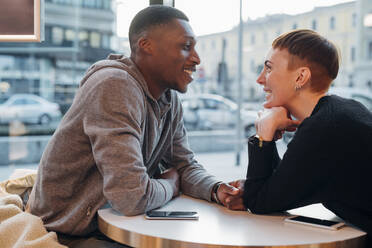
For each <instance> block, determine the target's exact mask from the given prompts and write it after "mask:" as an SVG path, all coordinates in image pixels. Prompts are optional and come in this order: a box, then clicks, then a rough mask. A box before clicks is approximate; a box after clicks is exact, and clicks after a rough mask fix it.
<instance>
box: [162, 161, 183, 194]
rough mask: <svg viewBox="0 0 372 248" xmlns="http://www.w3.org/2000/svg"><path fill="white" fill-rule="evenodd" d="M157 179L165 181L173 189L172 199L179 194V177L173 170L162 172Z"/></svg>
mask: <svg viewBox="0 0 372 248" xmlns="http://www.w3.org/2000/svg"><path fill="white" fill-rule="evenodd" d="M159 178H162V179H165V180H167V181H168V182H169V183H170V184H171V185H172V188H173V197H175V196H178V195H179V193H180V175H179V174H178V172H177V170H176V169H175V168H170V169H168V170H166V171H164V172H163V173H162V174H161V175H160V176H159Z"/></svg>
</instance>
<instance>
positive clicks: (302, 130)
mask: <svg viewBox="0 0 372 248" xmlns="http://www.w3.org/2000/svg"><path fill="white" fill-rule="evenodd" d="M248 152H249V166H248V172H247V180H246V182H245V190H244V205H245V206H246V207H247V208H248V209H249V210H251V211H252V212H253V213H259V214H265V213H270V212H276V211H286V210H289V209H293V208H297V207H301V206H305V205H309V204H313V203H322V204H323V205H324V206H325V207H326V208H328V209H329V210H331V211H332V212H334V213H335V214H336V215H338V216H339V217H341V218H342V219H344V220H345V221H347V222H350V223H352V224H354V225H355V226H358V227H360V228H361V229H362V230H364V231H366V232H367V233H368V236H369V239H370V237H371V235H372V113H371V112H370V111H369V110H367V109H366V108H365V107H364V106H363V105H361V104H360V103H358V102H356V101H353V100H349V99H344V98H341V97H338V96H325V97H322V98H321V99H320V100H319V102H318V103H317V105H316V106H315V108H314V110H313V112H312V114H311V116H310V117H308V118H306V119H305V120H304V121H303V122H302V123H301V125H300V126H299V127H298V129H297V131H296V134H295V136H294V137H293V139H292V141H291V142H290V143H289V144H288V148H287V151H286V152H285V154H284V156H283V159H280V158H279V155H278V152H277V149H276V145H275V142H264V145H263V147H262V148H260V147H259V146H258V145H257V139H255V138H254V137H251V138H250V139H249V142H248Z"/></svg>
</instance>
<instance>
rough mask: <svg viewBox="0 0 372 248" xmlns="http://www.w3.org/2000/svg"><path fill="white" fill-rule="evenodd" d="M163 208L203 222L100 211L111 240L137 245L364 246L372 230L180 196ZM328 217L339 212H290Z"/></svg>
mask: <svg viewBox="0 0 372 248" xmlns="http://www.w3.org/2000/svg"><path fill="white" fill-rule="evenodd" d="M160 210H177V211H182V210H189V211H197V212H198V213H199V220H147V219H145V217H144V215H139V216H132V217H128V216H123V215H122V214H120V213H118V212H117V211H115V210H113V209H111V208H109V209H102V210H99V211H98V226H99V229H100V231H101V232H102V233H104V234H105V235H106V236H108V237H109V238H111V239H113V240H115V241H117V242H119V243H122V244H126V245H129V246H132V247H139V248H140V247H144V248H145V247H146V248H160V247H161V248H178V247H180V248H181V247H182V248H189V247H192V248H199V247H208V248H217V247H218V248H222V247H226V248H233V247H282V248H284V247H285V248H289V247H301V248H305V247H308V248H310V247H311V248H318V247H319V248H320V247H327V248H331V247H342V248H347V247H353V248H358V247H364V242H365V235H366V233H364V232H362V231H360V230H358V229H356V228H353V227H350V226H346V227H343V228H341V229H339V230H337V231H331V230H325V229H321V228H316V227H309V226H305V225H299V224H291V223H287V222H284V219H285V218H286V217H287V216H286V214H285V213H284V214H283V213H280V214H276V215H255V214H251V213H249V212H246V211H231V210H228V209H226V208H224V207H222V206H218V205H216V204H214V203H209V202H207V201H204V200H199V199H194V198H191V197H188V196H180V197H177V198H175V199H173V200H172V201H170V202H169V203H168V204H167V205H166V206H164V207H162V208H160ZM290 213H291V214H303V215H307V216H311V217H318V218H323V219H334V217H335V216H334V215H333V214H332V213H331V212H330V211H328V210H327V209H325V208H324V207H322V206H321V205H320V204H316V205H311V206H307V207H304V208H299V209H296V210H293V211H290Z"/></svg>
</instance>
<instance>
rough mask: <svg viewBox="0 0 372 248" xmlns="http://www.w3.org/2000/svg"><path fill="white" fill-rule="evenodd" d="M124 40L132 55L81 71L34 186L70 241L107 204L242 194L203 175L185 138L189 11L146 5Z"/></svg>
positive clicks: (126, 209)
mask: <svg viewBox="0 0 372 248" xmlns="http://www.w3.org/2000/svg"><path fill="white" fill-rule="evenodd" d="M129 40H130V46H131V56H130V58H127V57H124V56H119V55H111V56H109V58H108V59H107V60H103V61H99V62H97V63H95V64H94V65H93V66H92V67H91V68H90V69H89V70H88V71H87V73H86V76H85V77H84V78H83V80H82V81H81V84H80V88H79V90H78V91H77V93H76V96H75V99H74V102H73V104H72V106H71V108H70V109H69V111H68V112H67V113H66V115H65V116H64V118H63V120H62V121H61V123H60V125H59V127H58V129H57V130H56V132H55V134H54V135H53V137H52V139H51V140H50V142H49V144H48V146H47V147H46V149H45V151H44V154H43V157H42V159H41V162H40V166H39V171H38V179H37V182H36V184H35V186H34V189H33V191H32V194H31V195H30V200H29V206H28V208H29V209H30V211H31V213H33V214H35V215H38V216H41V218H42V219H43V221H44V223H45V226H46V227H47V228H48V229H49V230H53V231H56V232H58V233H60V235H59V236H60V237H63V238H66V237H67V239H68V240H69V241H68V242H65V243H68V245H69V246H72V244H71V242H70V241H71V240H72V237H71V236H70V235H74V236H87V235H90V236H91V235H92V234H91V233H92V232H94V231H95V230H96V229H97V224H96V212H97V211H98V209H100V208H102V207H103V206H104V205H105V204H107V203H108V204H110V206H112V208H114V209H116V210H117V211H119V212H121V213H122V214H124V215H137V214H142V213H144V212H145V211H148V210H151V209H154V208H157V207H160V206H162V205H164V204H165V203H167V202H168V201H169V200H171V199H172V197H174V196H177V195H178V194H179V191H180V190H181V191H182V192H183V193H184V194H187V195H190V196H193V197H198V198H202V199H205V200H208V201H211V200H214V201H216V202H221V203H222V204H224V205H226V203H225V199H226V198H227V197H228V195H234V194H237V193H238V189H236V188H234V187H233V186H230V185H228V184H221V183H220V182H219V181H218V180H216V179H215V178H214V177H213V176H211V175H209V174H208V173H207V172H206V171H205V170H204V169H203V167H202V166H201V165H199V164H198V163H197V161H196V160H195V159H194V155H193V153H192V151H191V150H190V149H189V147H188V143H187V138H186V132H185V128H184V125H183V121H182V107H181V102H180V100H179V98H178V97H177V94H176V92H175V91H179V92H186V90H187V85H188V84H189V83H190V82H191V81H192V76H191V74H192V72H193V71H195V67H196V65H198V64H199V63H200V59H199V57H198V54H197V53H196V51H195V43H196V41H195V35H194V33H193V31H192V29H191V27H190V25H189V23H188V19H187V17H186V16H185V15H184V14H183V13H182V12H181V11H179V10H177V9H175V8H172V7H166V6H151V7H148V8H146V9H144V10H142V11H140V12H139V13H138V14H137V15H136V16H135V17H134V19H133V21H132V23H131V25H130V30H129ZM164 171H165V172H164ZM162 172H163V173H162ZM213 196H214V197H213ZM62 234H65V236H63V235H62ZM66 235H69V236H66ZM61 240H63V239H61ZM96 241H97V240H96ZM69 242H70V243H69ZM107 242H108V241H107ZM115 247H116V246H115Z"/></svg>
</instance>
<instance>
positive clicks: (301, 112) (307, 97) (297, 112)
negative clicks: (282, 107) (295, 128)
mask: <svg viewBox="0 0 372 248" xmlns="http://www.w3.org/2000/svg"><path fill="white" fill-rule="evenodd" d="M325 95H326V93H314V92H311V91H307V90H306V91H305V90H304V91H302V92H299V93H298V96H297V97H296V98H295V99H294V100H293V101H292V102H291V103H290V104H289V106H287V107H286V108H287V109H288V111H289V112H290V113H291V115H292V116H293V117H295V118H296V119H297V120H299V121H301V122H302V121H303V120H304V119H305V118H307V117H309V116H310V115H311V113H312V112H313V110H314V108H315V106H316V104H317V103H318V102H319V99H320V98H322V97H323V96H325Z"/></svg>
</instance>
